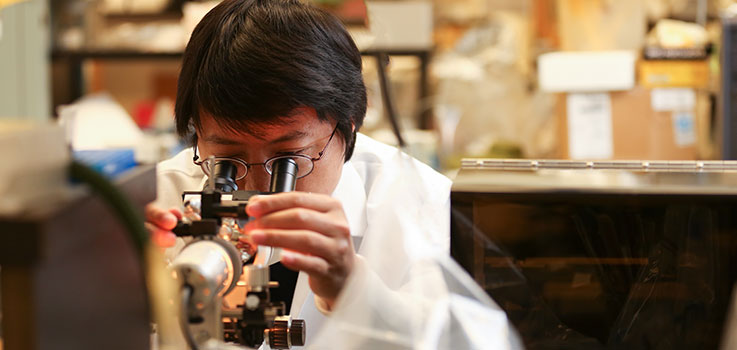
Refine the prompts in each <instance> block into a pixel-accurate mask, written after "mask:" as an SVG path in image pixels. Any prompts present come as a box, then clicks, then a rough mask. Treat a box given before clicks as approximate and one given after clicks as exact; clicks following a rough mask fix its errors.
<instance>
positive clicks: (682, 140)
mask: <svg viewBox="0 0 737 350" xmlns="http://www.w3.org/2000/svg"><path fill="white" fill-rule="evenodd" d="M673 140H674V141H675V142H676V145H678V146H679V147H686V146H691V145H693V144H694V143H696V131H695V130H694V117H693V113H691V112H676V113H673Z"/></svg>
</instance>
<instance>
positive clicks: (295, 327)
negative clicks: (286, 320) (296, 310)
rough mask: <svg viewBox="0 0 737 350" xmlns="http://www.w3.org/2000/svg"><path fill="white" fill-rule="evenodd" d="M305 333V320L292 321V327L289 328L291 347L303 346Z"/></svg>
mask: <svg viewBox="0 0 737 350" xmlns="http://www.w3.org/2000/svg"><path fill="white" fill-rule="evenodd" d="M305 332H306V330H305V320H292V325H291V326H290V327H289V340H291V341H292V346H304V345H305V338H306V333H305Z"/></svg>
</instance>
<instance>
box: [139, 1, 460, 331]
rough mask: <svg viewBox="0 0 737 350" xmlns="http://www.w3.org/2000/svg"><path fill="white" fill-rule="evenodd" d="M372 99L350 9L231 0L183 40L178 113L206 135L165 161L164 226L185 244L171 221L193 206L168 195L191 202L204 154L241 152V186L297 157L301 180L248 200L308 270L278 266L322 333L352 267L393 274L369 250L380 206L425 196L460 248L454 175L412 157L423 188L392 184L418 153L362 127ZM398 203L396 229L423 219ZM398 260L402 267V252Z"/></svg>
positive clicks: (163, 232)
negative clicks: (453, 210) (291, 188)
mask: <svg viewBox="0 0 737 350" xmlns="http://www.w3.org/2000/svg"><path fill="white" fill-rule="evenodd" d="M365 112H366V90H365V87H364V83H363V79H362V75H361V55H360V53H359V52H358V50H357V48H356V46H355V44H354V43H353V41H352V39H351V38H350V36H349V35H348V33H347V32H346V30H345V28H344V27H343V26H342V24H341V23H340V21H339V20H338V19H336V18H335V17H333V16H332V15H330V14H328V13H326V12H324V11H323V10H320V9H318V8H315V7H312V6H310V5H307V4H304V3H302V2H300V1H297V0H241V1H232V0H226V1H223V2H222V3H221V4H220V5H218V6H217V7H215V8H214V9H213V10H212V11H211V12H210V13H208V14H207V15H206V16H205V17H204V18H203V20H202V21H201V22H200V24H199V25H198V26H197V28H196V29H195V30H194V33H193V34H192V38H191V39H190V42H189V44H188V45H187V49H186V51H185V53H184V58H183V62H182V71H181V74H180V77H179V86H178V91H177V101H176V111H175V114H176V124H177V131H178V133H179V134H180V136H182V137H184V138H186V139H188V140H190V141H191V142H192V145H193V148H191V149H188V150H185V151H183V152H181V153H180V154H179V155H177V156H175V157H174V158H172V159H170V160H167V161H165V162H162V163H161V164H160V166H159V170H158V172H159V173H158V175H159V176H158V188H159V193H158V200H157V202H156V205H152V206H149V207H148V208H147V219H148V223H147V225H148V226H149V229H150V230H151V231H152V232H153V233H154V240H155V241H156V242H157V243H158V244H159V245H163V246H173V245H175V246H178V247H179V248H181V245H182V244H183V243H182V242H177V241H176V240H175V238H174V237H173V235H172V234H171V232H169V230H171V229H172V228H173V227H174V225H175V224H176V220H177V218H180V217H181V213H180V212H179V210H178V209H169V210H165V209H163V208H176V207H180V206H181V199H180V198H181V197H180V195H181V193H182V192H183V191H198V190H201V189H202V187H203V185H204V184H205V182H206V175H205V173H204V171H203V169H202V168H201V167H200V166H199V164H201V162H202V160H203V159H207V158H208V157H210V156H215V157H221V158H228V159H229V160H230V161H232V162H234V164H237V166H238V168H239V173H238V179H237V184H238V187H239V188H240V189H246V190H259V191H266V190H267V189H268V184H269V179H270V175H269V170H270V165H271V162H270V160H272V159H273V158H274V157H279V156H291V157H294V158H295V159H297V160H298V162H299V163H300V174H299V175H298V176H299V177H300V178H299V179H298V180H297V184H296V192H290V193H281V194H276V195H269V196H258V197H255V198H253V199H252V200H251V201H250V202H249V205H248V207H247V209H246V211H247V213H248V214H249V215H250V216H251V217H253V218H255V220H253V221H252V222H250V223H249V224H248V225H247V226H246V228H245V231H246V233H247V234H250V236H251V237H252V239H253V240H254V241H255V243H257V244H260V245H267V246H273V247H280V248H283V253H282V256H281V265H283V266H285V267H286V268H288V269H290V270H296V271H300V277H299V279H298V281H297V282H296V287H292V286H290V283H289V281H288V280H289V279H290V278H292V279H294V276H292V277H290V276H289V273H288V272H287V271H277V275H279V276H280V277H279V278H280V279H283V281H282V283H281V287H280V288H279V291H278V292H277V293H276V294H278V295H277V299H278V298H279V297H282V298H284V301H285V302H287V303H288V304H289V303H291V302H293V304H292V306H291V314H292V316H295V317H301V318H304V319H305V320H306V322H307V325H308V326H307V329H308V343H309V342H310V340H309V336H310V335H314V334H315V333H316V332H317V331H318V330H319V328H320V326H319V325H320V324H321V323H322V322H323V321H324V320H322V318H324V317H326V315H329V314H330V312H331V310H333V308H334V307H335V305H336V302H337V301H338V300H339V296H342V294H341V292H343V290H344V288H345V286H346V283H347V281H348V279H349V278H351V277H354V278H357V277H356V275H357V274H358V272H357V271H363V272H362V274H377V275H378V276H380V278H383V276H382V272H379V271H372V269H371V267H370V266H371V261H367V260H370V259H364V258H362V256H361V255H362V254H361V253H362V247H361V242H363V241H365V240H366V239H370V238H371V237H378V236H377V235H378V234H377V233H373V232H374V230H377V229H378V227H381V226H382V225H379V223H380V222H381V221H382V220H386V219H387V218H383V217H377V215H378V214H377V213H379V212H382V210H387V209H389V208H390V206H391V205H393V204H392V203H399V202H401V203H405V204H404V207H403V208H398V209H397V210H395V211H401V210H410V211H414V208H412V207H408V206H414V207H417V208H420V207H421V208H422V210H423V211H422V215H426V216H427V219H426V220H424V221H427V223H431V225H429V227H431V228H430V229H429V230H427V231H426V232H424V233H425V234H427V235H428V236H429V237H431V240H432V241H433V242H436V243H437V247H438V249H440V250H444V251H446V252H447V249H448V239H449V238H448V235H449V233H448V232H449V224H448V220H449V215H450V214H449V190H450V181H449V180H448V179H447V178H445V177H443V176H442V175H440V174H438V173H436V172H434V171H433V170H432V169H430V168H429V167H427V166H425V165H423V164H420V163H419V162H416V161H411V163H412V164H413V168H414V169H417V173H416V176H415V174H413V175H412V176H413V179H412V183H413V186H417V188H419V189H420V191H419V192H417V193H419V194H416V193H414V192H413V194H410V193H409V192H407V193H403V192H402V191H403V190H402V189H400V190H392V191H386V190H385V189H387V188H391V184H392V183H393V182H394V181H395V180H396V179H397V178H398V177H401V176H406V175H407V174H403V173H402V172H401V169H399V165H398V164H400V163H401V161H402V160H403V159H404V157H406V155H404V156H403V155H402V154H401V153H400V152H398V151H397V150H396V149H394V148H392V147H389V146H386V145H383V144H380V143H378V142H376V141H373V140H371V139H369V138H368V137H366V136H363V135H361V134H358V133H357V131H358V130H359V129H360V127H361V124H362V122H363V118H364V114H365ZM193 159H194V161H193ZM205 169H206V168H205ZM394 196H397V197H396V198H401V200H394ZM397 217H398V218H399V219H397V220H398V223H397V225H396V226H398V227H395V228H394V229H392V230H393V231H396V232H386V230H384V229H382V234H385V233H388V234H389V237H394V238H395V239H396V242H401V241H402V235H403V228H402V227H401V226H407V227H412V226H413V225H415V222H402V220H403V219H402V217H403V216H402V215H397ZM408 217H409V218H412V219H409V220H415V221H416V220H417V219H416V216H414V215H409V216H408ZM405 221H406V220H405ZM393 243H394V242H393V241H386V242H382V243H381V244H386V245H387V246H389V245H391V244H393ZM176 248H177V247H174V248H172V249H173V251H174V252H176ZM372 259H373V258H372ZM382 259H383V258H382ZM386 259H395V258H393V257H392V256H389V257H386ZM391 264H392V265H396V266H397V269H402V265H403V262H402V260H401V259H399V260H396V261H391ZM285 276H286V277H285ZM284 281H286V282H284ZM292 285H294V282H292ZM387 285H388V287H387V288H389V289H391V288H392V286H391V283H387ZM354 296H355V297H358V296H357V295H355V294H354V295H350V296H349V295H346V296H343V298H344V299H352V298H353V297H354ZM353 301H354V302H355V300H353ZM359 301H360V300H359ZM288 311H289V310H288ZM315 311H318V312H315Z"/></svg>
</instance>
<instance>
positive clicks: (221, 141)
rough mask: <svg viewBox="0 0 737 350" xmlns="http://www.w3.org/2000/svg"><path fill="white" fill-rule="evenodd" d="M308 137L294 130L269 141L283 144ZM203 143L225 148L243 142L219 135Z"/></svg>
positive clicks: (303, 132)
mask: <svg viewBox="0 0 737 350" xmlns="http://www.w3.org/2000/svg"><path fill="white" fill-rule="evenodd" d="M308 135H310V134H309V133H307V132H305V131H302V130H294V131H290V132H288V133H286V134H284V135H281V136H279V137H277V138H276V139H274V140H271V141H269V143H281V142H287V141H293V140H297V139H300V138H303V137H305V136H308ZM254 136H255V135H254ZM258 138H259V139H262V140H263V138H261V137H258ZM203 141H205V142H207V143H215V144H218V145H223V146H237V145H240V144H241V142H240V141H238V140H234V139H230V138H227V137H221V136H218V135H209V136H207V137H205V138H204V139H203Z"/></svg>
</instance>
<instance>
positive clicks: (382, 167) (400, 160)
mask: <svg viewBox="0 0 737 350" xmlns="http://www.w3.org/2000/svg"><path fill="white" fill-rule="evenodd" d="M407 159H410V162H406V161H407ZM351 163H353V166H354V167H355V168H356V171H357V172H358V173H359V175H360V176H361V178H362V179H363V182H364V186H365V190H366V194H367V195H368V197H369V198H368V199H369V200H371V198H370V197H371V193H372V191H373V190H374V189H375V187H376V186H377V185H381V183H382V182H384V183H385V182H391V181H393V180H396V179H400V178H401V177H403V176H411V175H416V177H415V178H413V179H412V182H413V185H418V186H420V187H421V188H422V190H423V193H424V194H425V196H426V197H425V198H424V200H423V202H425V204H431V205H432V204H442V203H445V202H447V201H448V200H449V195H450V186H451V181H450V179H448V178H447V177H445V176H444V175H442V174H440V173H438V172H437V171H435V170H434V169H433V168H431V167H430V166H428V165H427V164H424V163H422V162H420V161H418V160H416V159H414V158H412V157H410V156H408V155H407V154H406V153H404V152H400V151H399V150H398V149H397V148H395V147H392V146H389V145H386V144H383V143H381V142H379V141H376V140H374V139H372V138H370V137H368V136H366V135H363V134H360V133H359V134H358V135H357V138H356V147H355V150H354V153H353V156H352V158H351ZM407 164H411V166H412V167H413V169H407V167H406V165H407ZM411 170H416V171H415V172H412V171H411ZM428 202H429V203H428Z"/></svg>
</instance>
